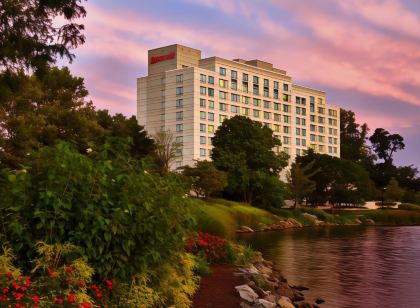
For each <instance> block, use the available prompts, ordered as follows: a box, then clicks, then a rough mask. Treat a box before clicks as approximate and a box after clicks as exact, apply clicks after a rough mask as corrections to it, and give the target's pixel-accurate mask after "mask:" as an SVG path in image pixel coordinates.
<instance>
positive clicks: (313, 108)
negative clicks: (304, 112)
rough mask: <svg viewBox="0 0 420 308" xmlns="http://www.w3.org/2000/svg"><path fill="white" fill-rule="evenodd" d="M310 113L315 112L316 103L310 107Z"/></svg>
mask: <svg viewBox="0 0 420 308" xmlns="http://www.w3.org/2000/svg"><path fill="white" fill-rule="evenodd" d="M310 111H311V112H315V104H314V103H311V105H310Z"/></svg>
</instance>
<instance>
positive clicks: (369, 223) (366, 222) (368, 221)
mask: <svg viewBox="0 0 420 308" xmlns="http://www.w3.org/2000/svg"><path fill="white" fill-rule="evenodd" d="M363 224H364V225H366V226H373V225H375V221H374V220H373V219H370V218H368V219H365V221H364V222H363Z"/></svg>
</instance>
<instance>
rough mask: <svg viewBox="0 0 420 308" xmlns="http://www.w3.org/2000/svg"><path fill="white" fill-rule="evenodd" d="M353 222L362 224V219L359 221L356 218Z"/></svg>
mask: <svg viewBox="0 0 420 308" xmlns="http://www.w3.org/2000/svg"><path fill="white" fill-rule="evenodd" d="M354 223H355V224H358V225H361V224H362V221H361V220H360V219H359V218H356V219H355V220H354Z"/></svg>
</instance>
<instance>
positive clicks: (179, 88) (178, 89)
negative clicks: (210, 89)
mask: <svg viewBox="0 0 420 308" xmlns="http://www.w3.org/2000/svg"><path fill="white" fill-rule="evenodd" d="M204 89H205V88H204ZM183 93H184V88H183V87H177V88H176V95H182V94H183Z"/></svg>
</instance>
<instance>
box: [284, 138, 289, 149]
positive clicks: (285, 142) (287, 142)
mask: <svg viewBox="0 0 420 308" xmlns="http://www.w3.org/2000/svg"><path fill="white" fill-rule="evenodd" d="M289 140H290V137H286V136H283V144H289ZM284 150H286V148H285V149H284Z"/></svg>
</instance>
